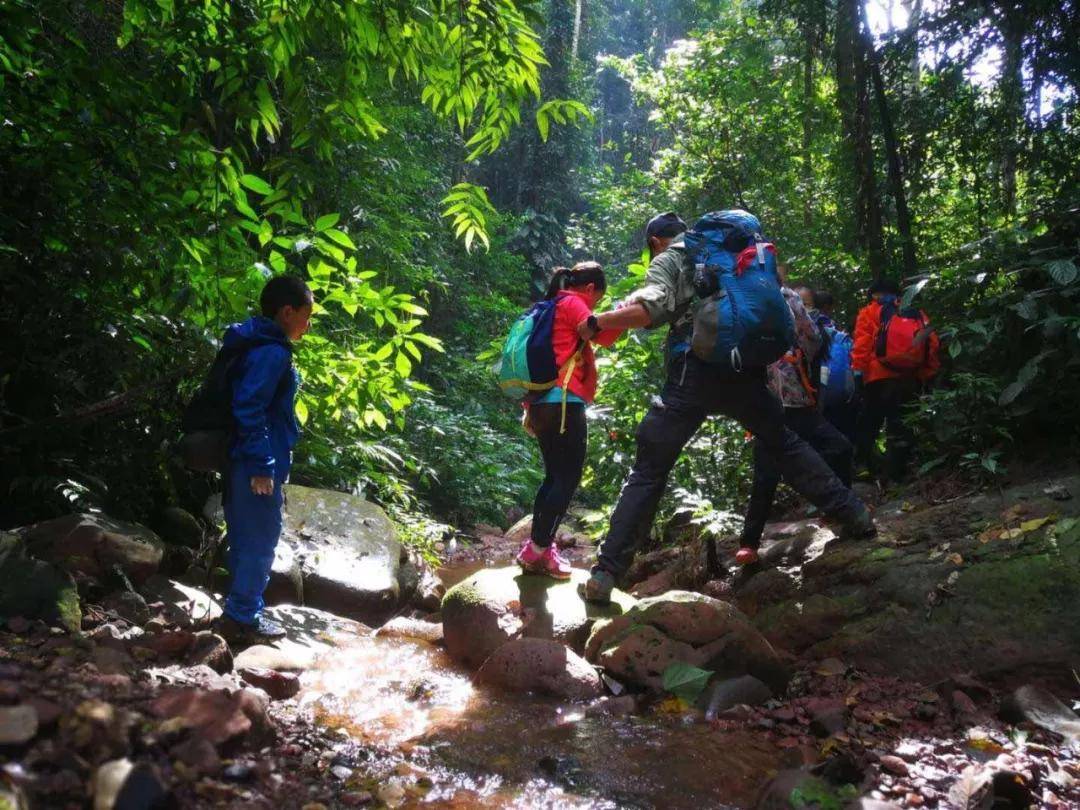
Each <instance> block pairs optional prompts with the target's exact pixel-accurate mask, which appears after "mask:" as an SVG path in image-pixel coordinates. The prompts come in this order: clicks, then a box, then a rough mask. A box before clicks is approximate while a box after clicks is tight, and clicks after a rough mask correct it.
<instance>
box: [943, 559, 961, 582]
mask: <svg viewBox="0 0 1080 810" xmlns="http://www.w3.org/2000/svg"><path fill="white" fill-rule="evenodd" d="M957 565H959V563H957ZM958 579H960V572H959V571H953V572H952V573H951V574H949V576H948V577H946V579H945V584H946V585H955V584H956V581H957V580H958Z"/></svg>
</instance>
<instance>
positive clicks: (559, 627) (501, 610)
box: [442, 566, 634, 667]
mask: <svg viewBox="0 0 1080 810" xmlns="http://www.w3.org/2000/svg"><path fill="white" fill-rule="evenodd" d="M587 577H588V574H587V573H586V572H585V571H578V570H575V571H574V575H573V578H572V579H570V580H567V581H564V582H559V581H556V580H554V579H551V578H550V577H544V576H535V575H528V574H523V573H522V572H521V569H520V568H518V567H517V566H512V567H507V568H487V569H483V570H480V571H477V572H476V573H475V574H473V575H472V576H470V577H468V578H467V579H465V580H463V581H462V582H460V583H458V584H457V585H455V586H454V587H453V588H451V589H450V590H449V591H447V592H446V596H445V597H443V602H442V619H443V634H444V640H445V644H446V649H447V650H448V651H449V652H450V655H452V656H453V657H454V658H455V659H456V660H458V661H461V662H462V663H464V664H467V665H469V666H472V667H479V666H480V665H481V664H483V663H484V661H486V660H487V658H488V656H490V655H491V654H492V653H493V652H495V650H497V649H498V648H499V647H501V646H502V645H503V644H505V643H506V642H507V641H509V640H510V639H512V638H518V637H528V638H542V639H554V640H555V641H558V642H560V643H562V644H565V645H566V646H568V647H570V648H571V649H572V650H575V651H576V652H579V653H580V652H581V651H582V650H583V649H584V647H585V641H586V640H587V639H588V636H589V630H590V629H591V627H592V625H593V622H595V621H596V620H597V619H600V618H605V617H611V616H617V615H619V614H621V613H622V612H623V611H625V610H627V609H629V608H630V607H632V606H633V604H634V600H633V599H632V598H630V597H629V596H627V595H626V594H624V593H622V592H621V591H615V592H614V594H613V595H612V603H611V604H610V605H608V606H604V607H600V606H597V605H592V604H588V603H586V602H584V601H583V600H582V599H581V597H580V596H579V595H578V592H577V589H578V585H579V584H580V583H582V582H583V581H584V580H585V579H586V578H587Z"/></svg>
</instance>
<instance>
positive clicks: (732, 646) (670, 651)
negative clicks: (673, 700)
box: [585, 591, 788, 692]
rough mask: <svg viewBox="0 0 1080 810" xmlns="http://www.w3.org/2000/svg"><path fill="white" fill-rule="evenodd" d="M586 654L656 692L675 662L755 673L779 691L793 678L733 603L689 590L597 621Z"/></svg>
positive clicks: (730, 673)
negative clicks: (611, 617) (665, 673)
mask: <svg viewBox="0 0 1080 810" xmlns="http://www.w3.org/2000/svg"><path fill="white" fill-rule="evenodd" d="M585 657H586V658H587V659H588V660H589V661H592V662H593V663H594V664H597V665H599V666H602V667H604V669H605V670H606V671H608V672H609V673H611V674H612V675H613V676H614V677H615V678H617V679H619V680H621V681H623V682H625V683H628V684H631V685H633V686H637V687H640V688H643V689H648V690H651V691H654V692H659V691H661V690H662V689H663V676H664V672H665V671H666V670H667V669H668V667H670V666H671V665H672V664H676V663H683V664H689V665H691V666H695V667H700V668H702V669H707V670H710V671H712V672H715V673H716V674H717V675H718V676H720V677H724V678H727V677H735V676H738V675H753V676H754V677H756V678H758V679H760V680H762V681H764V682H765V683H767V684H768V685H769V686H770V688H772V689H773V690H774V691H777V692H780V691H782V690H783V689H784V687H785V686H786V684H787V678H788V672H787V670H786V668H785V667H784V666H783V665H782V663H781V662H780V659H779V656H777V654H776V651H775V650H774V649H773V648H772V646H771V645H770V644H769V642H768V641H766V640H765V638H764V637H763V636H762V635H761V634H760V633H759V632H758V631H757V630H756V629H755V628H754V626H753V625H752V624H751V623H750V621H749V620H748V619H747V618H746V616H744V615H743V614H742V613H741V612H740V611H739V610H738V609H737V608H736V607H735V606H734V605H732V604H730V603H728V602H724V601H721V600H719V599H713V598H712V597H709V596H705V595H703V594H699V593H691V592H688V591H669V592H668V593H665V594H662V595H660V596H654V597H650V598H648V599H642V600H640V601H639V602H638V603H637V605H636V606H634V607H633V608H631V609H630V610H628V611H627V612H626V613H625V614H624V615H622V616H618V617H616V618H614V619H608V620H604V621H600V622H597V623H596V625H595V626H594V627H593V631H592V634H591V635H590V636H589V642H588V644H587V645H586V648H585Z"/></svg>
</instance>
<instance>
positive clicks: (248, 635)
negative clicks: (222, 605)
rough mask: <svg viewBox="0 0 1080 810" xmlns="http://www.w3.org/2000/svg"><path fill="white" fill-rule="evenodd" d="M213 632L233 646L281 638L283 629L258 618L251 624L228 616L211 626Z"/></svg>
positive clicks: (260, 617)
mask: <svg viewBox="0 0 1080 810" xmlns="http://www.w3.org/2000/svg"><path fill="white" fill-rule="evenodd" d="M213 629H214V632H215V633H217V634H218V635H220V636H221V637H222V638H223V639H225V640H226V641H227V642H229V644H233V645H243V644H247V645H251V644H258V643H259V642H260V641H268V640H270V639H275V638H281V637H282V636H284V635H285V629H284V628H283V627H282V626H281V625H280V624H278V623H277V622H274V621H271V620H270V619H267V618H266V617H265V616H259V617H258V618H257V619H256V620H255V621H254V622H253V623H252V624H246V623H244V622H238V621H236V619H234V618H232V617H230V616H222V617H221V618H220V619H218V620H217V621H216V622H214V626H213Z"/></svg>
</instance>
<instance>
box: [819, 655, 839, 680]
mask: <svg viewBox="0 0 1080 810" xmlns="http://www.w3.org/2000/svg"><path fill="white" fill-rule="evenodd" d="M814 672H815V673H816V674H818V675H824V676H825V677H830V676H833V675H843V674H844V673H845V672H847V665H846V664H845V663H844V662H843V661H841V660H840V659H839V658H826V659H824V660H823V661H821V662H820V663H818V665H817V666H816V667H814Z"/></svg>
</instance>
